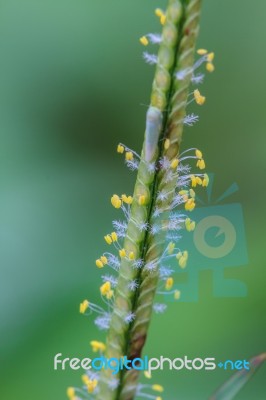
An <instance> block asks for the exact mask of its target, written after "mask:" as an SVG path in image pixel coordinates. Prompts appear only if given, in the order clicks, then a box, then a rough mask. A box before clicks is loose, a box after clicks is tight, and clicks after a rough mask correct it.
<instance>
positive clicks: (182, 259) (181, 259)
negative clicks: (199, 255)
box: [176, 251, 188, 269]
mask: <svg viewBox="0 0 266 400" xmlns="http://www.w3.org/2000/svg"><path fill="white" fill-rule="evenodd" d="M176 258H177V259H178V264H179V266H180V268H182V269H183V268H186V265H187V260H188V252H187V251H184V252H183V253H182V252H179V253H178V254H177V255H176Z"/></svg>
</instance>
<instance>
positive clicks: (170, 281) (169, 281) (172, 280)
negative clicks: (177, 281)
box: [165, 277, 174, 290]
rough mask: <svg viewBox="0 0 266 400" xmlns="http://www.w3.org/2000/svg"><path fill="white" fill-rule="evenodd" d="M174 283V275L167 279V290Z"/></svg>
mask: <svg viewBox="0 0 266 400" xmlns="http://www.w3.org/2000/svg"><path fill="white" fill-rule="evenodd" d="M173 284H174V279H173V278H172V277H169V278H167V279H166V281H165V289H166V290H171V289H172V287H173Z"/></svg>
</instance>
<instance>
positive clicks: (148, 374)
mask: <svg viewBox="0 0 266 400" xmlns="http://www.w3.org/2000/svg"><path fill="white" fill-rule="evenodd" d="M144 376H145V378H147V379H151V373H150V372H149V371H144Z"/></svg>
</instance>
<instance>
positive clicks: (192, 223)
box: [185, 218, 196, 232]
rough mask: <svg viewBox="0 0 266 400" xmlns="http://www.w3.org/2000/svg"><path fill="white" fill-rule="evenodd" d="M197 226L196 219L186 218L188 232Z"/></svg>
mask: <svg viewBox="0 0 266 400" xmlns="http://www.w3.org/2000/svg"><path fill="white" fill-rule="evenodd" d="M195 226H196V223H195V221H191V219H190V218H186V220H185V227H186V230H187V231H188V232H192V231H194V229H195Z"/></svg>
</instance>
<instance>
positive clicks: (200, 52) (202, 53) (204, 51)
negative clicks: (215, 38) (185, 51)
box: [197, 49, 208, 56]
mask: <svg viewBox="0 0 266 400" xmlns="http://www.w3.org/2000/svg"><path fill="white" fill-rule="evenodd" d="M197 53H198V55H199V56H204V54H207V53H208V51H207V50H206V49H198V50H197Z"/></svg>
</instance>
